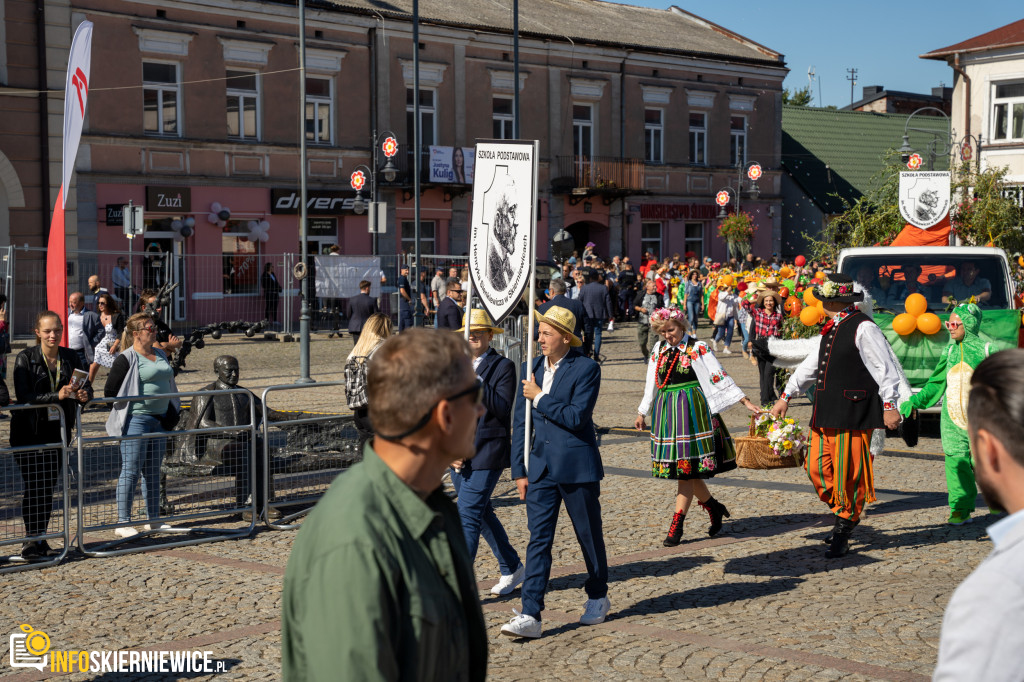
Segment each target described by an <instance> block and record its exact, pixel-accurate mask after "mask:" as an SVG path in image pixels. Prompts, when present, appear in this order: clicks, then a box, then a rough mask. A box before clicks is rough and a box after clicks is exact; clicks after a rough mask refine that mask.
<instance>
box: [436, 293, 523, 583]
mask: <svg viewBox="0 0 1024 682" xmlns="http://www.w3.org/2000/svg"><path fill="white" fill-rule="evenodd" d="M462 324H463V326H462V327H461V328H460V329H457V330H456V331H458V332H459V333H462V332H463V331H465V324H466V320H465V319H463V323H462ZM504 332H505V330H504V329H502V328H501V327H496V326H495V325H494V322H493V321H492V320H491V316H490V315H488V314H487V311H485V310H481V309H480V308H474V309H473V313H472V316H471V317H470V320H469V349H470V351H472V353H473V370H474V371H475V372H476V375H477V377H479V378H480V382H481V384H482V385H483V402H484V407H485V408H486V410H487V411H486V412H484V415H483V416H482V417H480V421H479V422H478V423H477V427H476V455H475V456H474V457H473V459H471V460H463V461H460V462H455V463H454V464H453V465H452V469H453V471H452V485H454V486H455V492H456V493H457V494H458V496H459V500H458V506H459V519H460V520H461V521H462V531H463V533H465V536H466V546H467V547H468V548H469V557H470V558H471V559H473V560H474V561H475V560H476V550H477V547H478V546H479V544H480V536H481V535H483V538H484V540H486V541H487V544H488V546H490V548H491V552H492V553H493V554H494V558H496V559H497V560H498V567H499V568H500V569H501V579H500V580H499V581H498V583H497V584H496V585H494V587H492V588H491V594H497V595H505V594H512V592H513V591H514V590H515V589H516V588H517V587H519V585H520V584H521V583H522V582H523V573H524V570H525V569H524V568H523V563H522V561H520V560H519V553H518V552H516V550H515V548H514V547H512V543H511V542H509V540H508V534H507V533H506V532H505V528H504V527H503V526H502V525H501V521H499V520H498V517H497V516H496V515H495V513H494V507H493V506H491V495H492V494H493V493H494V486H496V485H497V484H498V480H499V479H500V478H501V474H502V472H503V471H505V469H507V468H508V466H509V460H510V457H511V454H512V448H511V440H510V438H511V431H512V404H513V402H514V401H515V397H516V366H515V365H514V364H513V363H512V361H511V360H509V359H508V358H506V357H504V356H502V355H501V353H499V352H498V351H496V350H494V349H493V348H491V339H493V338H494V335H495V334H503V333H504Z"/></svg>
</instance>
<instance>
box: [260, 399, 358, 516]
mask: <svg viewBox="0 0 1024 682" xmlns="http://www.w3.org/2000/svg"><path fill="white" fill-rule="evenodd" d="M324 388H337V389H338V392H339V395H340V396H342V398H340V399H342V400H343V396H344V391H345V382H343V381H333V382H326V383H316V384H282V385H279V386H271V387H269V388H267V389H266V390H265V391H263V395H262V402H263V423H262V432H263V458H264V466H265V471H266V473H267V475H266V476H265V477H264V479H263V499H265V500H267V504H266V507H265V508H264V510H263V513H262V515H261V518H262V519H263V521H264V523H266V525H267V527H268V528H273V529H275V530H288V529H291V528H296V527H298V524H296V523H294V521H296V520H297V519H298V518H300V517H302V516H304V515H305V514H307V513H309V511H310V510H311V509H312V507H313V505H315V504H316V503H317V501H319V499H320V497H321V496H322V495H323V494H324V493H325V492H327V489H328V488H329V487H330V485H331V482H332V481H333V480H334V479H335V477H337V475H338V474H339V473H341V472H343V471H345V470H346V469H347V468H348V467H350V466H351V465H352V464H354V463H355V462H358V461H359V460H361V459H362V456H363V453H362V452H361V451H360V450H359V447H358V446H359V434H358V432H357V431H356V428H355V421H354V419H353V417H352V415H344V414H311V413H308V412H300V413H287V412H284V411H280V412H279V411H277V410H274V409H273V408H272V407H271V406H270V404H269V403H270V399H271V398H273V397H276V396H279V395H280V394H281V393H283V392H285V391H310V390H313V389H324ZM293 415H294V416H293ZM296 507H301V509H295V508H296ZM270 509H276V510H279V511H280V512H281V514H282V516H281V518H280V519H276V520H272V519H271V518H270V514H269V510H270Z"/></svg>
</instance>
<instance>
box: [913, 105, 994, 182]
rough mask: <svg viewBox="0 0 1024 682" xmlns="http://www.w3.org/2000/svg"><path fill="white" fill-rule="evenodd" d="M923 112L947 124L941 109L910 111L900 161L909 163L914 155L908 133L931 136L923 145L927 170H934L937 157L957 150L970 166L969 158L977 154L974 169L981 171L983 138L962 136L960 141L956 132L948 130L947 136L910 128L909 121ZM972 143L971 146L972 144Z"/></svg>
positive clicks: (927, 130) (922, 108) (947, 119)
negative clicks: (932, 113)
mask: <svg viewBox="0 0 1024 682" xmlns="http://www.w3.org/2000/svg"><path fill="white" fill-rule="evenodd" d="M924 111H934V112H936V113H938V114H939V115H941V116H942V117H943V118H945V119H946V123H947V124H949V116H947V115H946V112H944V111H943V110H942V109H938V108H936V107H921V108H920V109H916V110H915V111H912V112H911V113H910V115H909V116H907V122H906V124H905V125H904V126H903V144H902V145H900V148H899V152H900V160H901V161H903V163H907V162H908V161H910V157H911V155H912V154H913V153H914V148H913V147H912V146H911V145H910V133H911V132H914V133H922V134H924V135H931V136H932V139H931V140H930V141H929V142H928V143H927V144H926V145H925V149H926V150H927V152H928V170H930V171H931V170H935V159H937V158H938V157H939V156H948V155H949V154H951V153H952V152H953V150H954V149H957V150H959V152H960V160H961V161H963V162H964V163H966V164H968V165H970V162H971V157H972V156H974V155H975V154H977V158H978V161H977V165H976V168H977V170H978V171H979V172H980V171H981V145H982V140H983V138H982V137H981V135H977V136H975V135H964V136H963V137H962V138H961V139H959V140H958V139H957V137H956V131H955V130H953V129H952V128H950V131H949V133H948V134H945V135H944V134H942V133H941V132H939V131H936V130H929V129H927V128H912V127H911V126H910V122H911V120H912V119H913V118H914V116H916V115H917V114H920V113H921V112H924ZM972 143H973V144H972Z"/></svg>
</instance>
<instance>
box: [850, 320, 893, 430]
mask: <svg viewBox="0 0 1024 682" xmlns="http://www.w3.org/2000/svg"><path fill="white" fill-rule="evenodd" d="M854 344H855V345H856V346H857V350H858V351H860V359H861V360H863V361H864V366H865V367H867V369H868V372H870V373H871V378H872V379H874V380H875V383H876V384H878V397H879V398H881V399H882V404H883V405H884V407H885V409H887V410H894V409H896V404H897V401H898V400H899V396H900V371H899V368H897V367H896V366H894V365H893V362H892V356H891V354H890V353H889V351H888V349H887V348H886V346H888V345H889V342H888V341H887V340H886V338H885V335H884V334H883V333H882V330H881V329H879V328H878V325H874V324H862V325H861V326H860V327H858V328H857V336H856V337H854Z"/></svg>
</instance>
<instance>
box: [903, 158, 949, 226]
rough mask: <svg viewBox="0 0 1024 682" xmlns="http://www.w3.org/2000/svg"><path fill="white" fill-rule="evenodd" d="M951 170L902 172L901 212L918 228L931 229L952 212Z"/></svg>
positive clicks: (905, 218)
mask: <svg viewBox="0 0 1024 682" xmlns="http://www.w3.org/2000/svg"><path fill="white" fill-rule="evenodd" d="M949 188H950V173H949V171H903V172H902V173H900V197H899V203H900V215H902V216H903V219H904V220H906V221H907V222H908V223H910V224H911V225H913V226H914V227H918V228H920V229H922V230H927V229H928V228H929V227H932V226H933V225H937V224H938V223H939V222H940V221H941V220H942V219H943V218H945V217H946V214H948V213H949Z"/></svg>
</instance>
